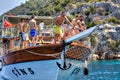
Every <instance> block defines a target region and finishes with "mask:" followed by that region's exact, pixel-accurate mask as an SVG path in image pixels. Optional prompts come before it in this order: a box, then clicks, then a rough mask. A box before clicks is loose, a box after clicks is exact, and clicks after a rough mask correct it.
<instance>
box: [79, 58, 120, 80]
mask: <svg viewBox="0 0 120 80" xmlns="http://www.w3.org/2000/svg"><path fill="white" fill-rule="evenodd" d="M88 69H89V75H88V76H85V75H83V74H82V73H80V76H81V77H79V79H78V80H120V60H103V61H96V62H92V63H91V64H89V66H88Z"/></svg>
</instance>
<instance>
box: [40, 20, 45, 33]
mask: <svg viewBox="0 0 120 80" xmlns="http://www.w3.org/2000/svg"><path fill="white" fill-rule="evenodd" d="M39 28H40V32H41V33H42V32H43V30H44V22H43V20H41V21H40V23H39Z"/></svg>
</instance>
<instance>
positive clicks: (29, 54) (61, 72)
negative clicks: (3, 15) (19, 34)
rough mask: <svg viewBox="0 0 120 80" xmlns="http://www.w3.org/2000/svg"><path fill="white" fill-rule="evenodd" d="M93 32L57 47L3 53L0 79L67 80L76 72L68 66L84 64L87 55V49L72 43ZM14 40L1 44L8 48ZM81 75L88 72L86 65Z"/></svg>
mask: <svg viewBox="0 0 120 80" xmlns="http://www.w3.org/2000/svg"><path fill="white" fill-rule="evenodd" d="M95 29H96V26H95V27H92V28H90V29H88V30H85V31H83V32H81V33H79V34H77V35H75V36H72V37H70V38H68V39H66V40H63V42H62V43H58V44H51V43H48V44H42V45H39V46H35V47H29V48H25V49H19V50H8V51H5V52H4V54H3V55H2V56H1V58H0V62H1V68H0V69H1V71H0V75H1V76H0V80H71V79H68V77H70V75H72V74H74V73H75V74H77V72H79V71H77V72H76V69H77V68H76V67H74V66H73V64H72V63H79V61H82V62H81V63H83V64H86V62H87V61H86V60H87V58H88V56H89V55H90V54H91V49H90V47H88V46H84V45H83V46H82V45H79V44H75V43H73V42H74V41H76V40H81V39H84V38H86V37H88V36H89V35H90V34H91V33H92V32H93V31H94V30H95ZM14 38H16V37H9V38H8V37H7V38H6V37H3V38H2V41H3V42H5V43H6V42H9V43H10V45H9V47H10V46H11V45H13V43H15V42H14ZM5 43H4V44H5ZM60 56H61V57H60ZM60 58H61V59H62V60H61V59H60ZM61 61H63V63H62V62H61ZM84 61H85V63H84ZM56 63H57V64H56ZM84 72H85V74H87V73H88V70H87V68H86V66H85V71H84ZM72 80H76V79H72Z"/></svg>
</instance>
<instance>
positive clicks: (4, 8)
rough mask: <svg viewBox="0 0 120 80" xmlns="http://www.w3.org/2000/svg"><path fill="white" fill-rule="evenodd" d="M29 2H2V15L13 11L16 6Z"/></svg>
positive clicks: (23, 0) (0, 2) (19, 0)
mask: <svg viewBox="0 0 120 80" xmlns="http://www.w3.org/2000/svg"><path fill="white" fill-rule="evenodd" d="M25 1H27V0H0V15H2V14H3V13H5V12H7V11H9V10H10V9H13V8H14V7H16V6H19V5H20V4H21V3H24V2H25Z"/></svg>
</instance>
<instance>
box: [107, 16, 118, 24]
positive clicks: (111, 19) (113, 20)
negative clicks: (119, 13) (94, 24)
mask: <svg viewBox="0 0 120 80" xmlns="http://www.w3.org/2000/svg"><path fill="white" fill-rule="evenodd" d="M108 22H112V23H117V24H120V20H118V19H117V18H115V17H110V18H109V19H108Z"/></svg>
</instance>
